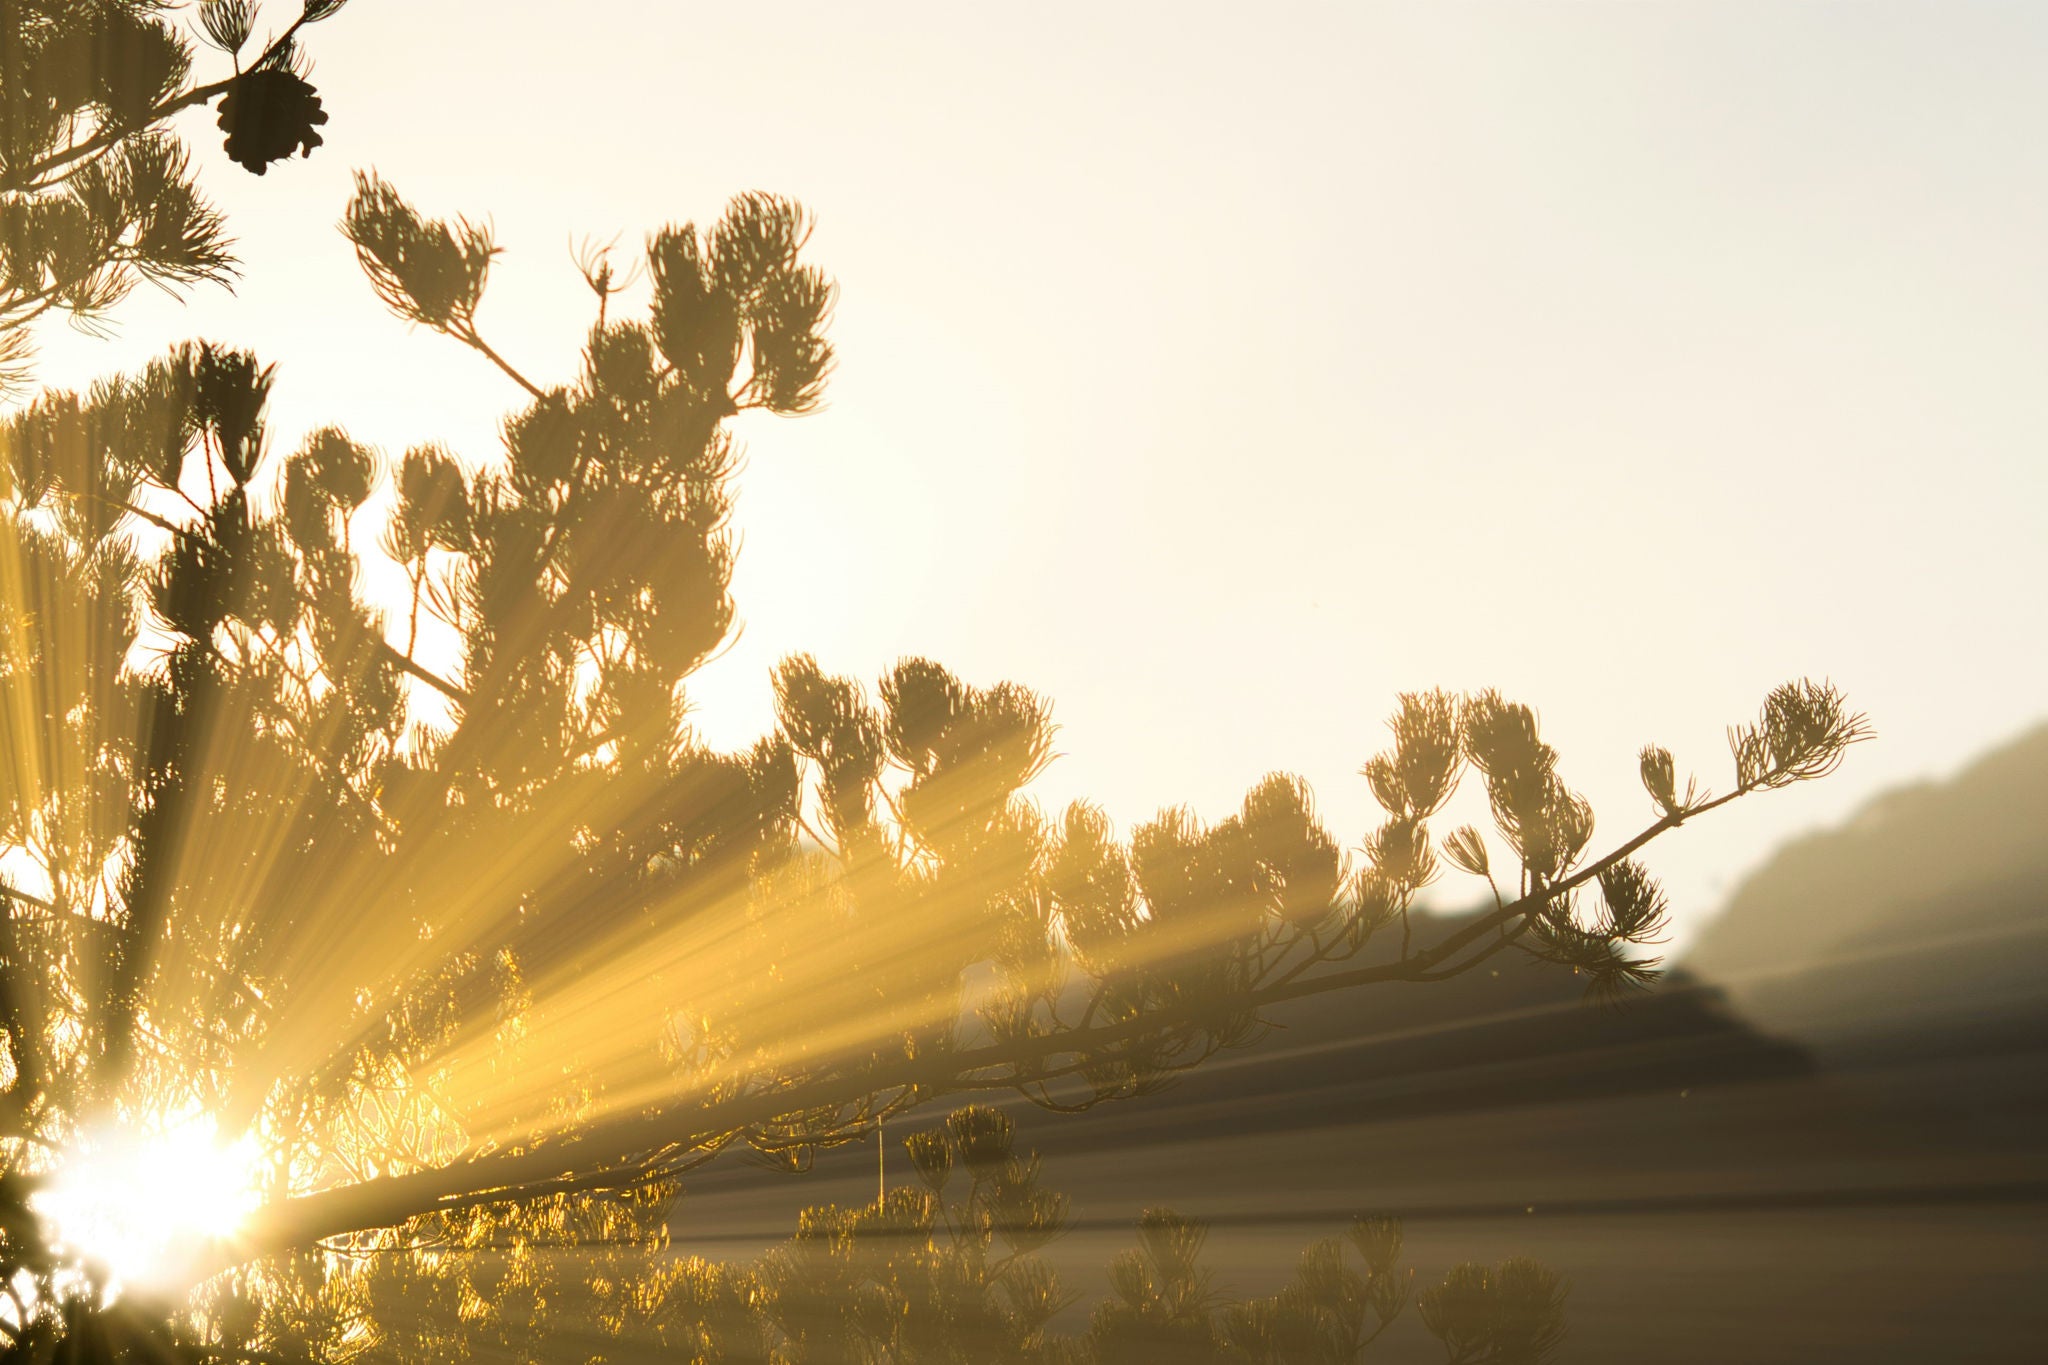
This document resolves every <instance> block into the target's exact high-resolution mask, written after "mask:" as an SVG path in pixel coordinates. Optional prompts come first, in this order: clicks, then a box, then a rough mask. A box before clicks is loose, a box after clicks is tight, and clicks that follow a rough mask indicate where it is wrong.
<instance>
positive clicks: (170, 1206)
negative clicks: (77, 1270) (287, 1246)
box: [30, 1116, 260, 1292]
mask: <svg viewBox="0 0 2048 1365" xmlns="http://www.w3.org/2000/svg"><path fill="white" fill-rule="evenodd" d="M255 1157H256V1154H255V1152H254V1151H253V1150H251V1148H250V1144H249V1142H248V1141H247V1140H246V1139H245V1140H244V1141H242V1142H238V1143H234V1144H223V1143H222V1142H220V1141H219V1140H218V1135H217V1133H216V1130H215V1126H214V1123H213V1121H212V1119H210V1118H207V1117H204V1116H201V1117H196V1118H192V1119H188V1120H185V1121H184V1122H181V1123H178V1124H175V1125H170V1126H166V1127H162V1128H159V1129H155V1130H153V1131H140V1130H136V1129H132V1128H123V1127H108V1128H102V1129H98V1130H95V1131H93V1132H91V1133H88V1134H87V1135H86V1136H85V1137H84V1138H83V1139H82V1140H81V1141H80V1142H79V1143H78V1145H77V1146H76V1147H75V1148H74V1149H73V1151H72V1152H71V1154H70V1156H69V1158H68V1159H67V1160H66V1162H65V1163H64V1165H63V1166H62V1167H60V1168H59V1169H58V1170H57V1172H56V1173H55V1174H54V1176H53V1177H52V1179H51V1181H50V1183H49V1185H48V1186H47V1187H46V1188H44V1189H42V1190H40V1191H38V1192H37V1193H36V1194H35V1195H34V1196H32V1197H31V1200H30V1207H31V1208H33V1209H34V1210H35V1213H36V1216H37V1217H38V1218H39V1219H41V1220H42V1223H43V1228H44V1235H45V1236H46V1237H47V1238H48V1240H49V1243H50V1246H51V1248H52V1250H54V1251H55V1252H56V1253H57V1254H58V1255H59V1256H61V1257H65V1258H70V1259H75V1260H77V1261H79V1262H81V1263H83V1264H85V1265H86V1266H89V1267H91V1268H92V1269H93V1270H94V1271H95V1273H97V1274H99V1275H102V1276H104V1277H105V1278H106V1281H107V1287H108V1289H109V1291H110V1292H119V1291H120V1290H122V1289H142V1290H173V1289H178V1288H181V1287H183V1286H186V1285H188V1284H190V1283H191V1282H193V1281H194V1280H196V1279H198V1278H201V1277H202V1276H203V1275H204V1273H205V1272H204V1271H203V1270H202V1269H200V1267H201V1266H202V1265H203V1264H205V1262H206V1253H207V1251H208V1249H209V1248H211V1247H213V1246H215V1245H217V1244H218V1243H219V1242H221V1241H224V1240H226V1239H229V1238H232V1237H233V1236H234V1235H235V1233H236V1232H238V1231H239V1230H240V1229H241V1227H242V1224H243V1222H244V1221H245V1220H246V1219H247V1218H248V1216H249V1215H250V1214H251V1213H253V1212H254V1211H255V1210H256V1208H257V1206H258V1204H259V1202H260V1201H259V1199H258V1195H257V1191H256V1185H255V1179H254V1176H255V1171H256V1164H257V1163H256V1159H255Z"/></svg>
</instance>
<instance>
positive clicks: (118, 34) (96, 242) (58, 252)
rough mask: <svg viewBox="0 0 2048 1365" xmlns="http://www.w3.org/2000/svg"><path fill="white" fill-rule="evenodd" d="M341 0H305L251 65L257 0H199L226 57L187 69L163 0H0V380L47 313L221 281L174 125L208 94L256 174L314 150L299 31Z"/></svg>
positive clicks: (18, 364)
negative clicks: (197, 73) (222, 65)
mask: <svg viewBox="0 0 2048 1365" xmlns="http://www.w3.org/2000/svg"><path fill="white" fill-rule="evenodd" d="M345 3H346V0H306V3H305V6H304V8H303V9H301V10H300V11H299V13H298V14H297V16H296V17H295V18H294V19H293V21H292V22H291V23H290V24H289V25H288V26H287V27H286V28H285V30H284V31H283V32H282V33H280V34H278V35H277V36H276V37H275V38H272V39H270V40H269V41H267V42H265V43H264V44H263V45H262V46H261V48H260V49H258V50H256V52H255V55H254V56H253V57H251V58H250V60H249V62H248V63H247V65H244V64H243V63H242V54H243V53H244V52H245V51H246V50H249V49H250V48H251V43H252V36H253V33H254V31H255V25H256V21H257V14H256V9H255V6H254V4H253V2H252V0H205V3H202V4H200V5H199V6H197V9H196V19H197V25H196V27H197V34H196V36H197V38H198V39H199V40H200V41H201V42H204V43H205V44H207V45H208V46H210V47H212V48H214V49H216V50H217V51H218V53H219V54H220V55H221V56H224V57H226V58H227V59H228V62H229V65H230V68H231V69H230V70H229V71H228V72H227V74H225V75H223V76H221V77H220V78H218V79H215V80H212V81H207V82H204V83H195V82H194V81H193V78H192V77H193V68H194V57H195V52H194V46H193V41H192V39H191V38H188V37H187V35H186V34H185V33H183V32H181V31H180V29H181V26H180V25H179V24H178V23H177V22H175V21H174V16H173V15H172V14H171V13H169V12H167V9H166V7H165V6H164V5H163V4H161V3H158V0H0V394H5V393H6V391H7V390H8V389H9V388H11V387H15V386H18V385H20V384H21V383H22V382H24V381H25V380H26V378H27V375H28V361H29V358H30V348H29V339H28V332H27V327H28V325H29V324H30V323H32V322H34V321H35V320H36V319H38V318H40V317H42V316H43V315H44V314H46V313H51V312H58V313H64V314H68V315H69V316H70V317H71V319H72V320H73V321H74V322H77V323H79V324H81V325H84V326H88V327H91V326H97V325H102V324H103V323H104V320H105V316H106V314H107V311H108V310H109V309H110V308H112V307H113V305H114V304H116V303H118V302H119V301H120V300H121V299H122V298H124V297H125V296H126V295H127V294H128V293H129V291H130V290H132V289H133V288H134V287H135V286H136V285H137V284H138V283H141V282H143V281H148V282H150V283H152V284H156V285H160V286H162V287H164V288H167V289H172V290H176V289H182V288H184V287H187V286H190V285H193V284H198V283H201V282H206V281H214V282H219V281H224V280H226V279H227V278H228V277H229V275H230V274H231V273H232V270H233V257H232V256H231V255H230V254H229V243H228V241H227V236H226V232H225V229H224V225H223V223H222V221H221V218H220V215H219V214H217V213H216V212H214V210H213V209H212V208H211V207H209V206H208V204H207V202H206V200H205V198H204V197H203V196H202V195H201V194H200V192H199V189H198V186H197V184H196V183H195V180H194V177H193V174H192V167H191V158H190V156H189V154H188V153H187V152H186V150H185V148H184V146H183V144H182V142H181V140H180V139H179V138H178V136H177V135H176V133H175V132H173V131H172V130H171V127H170V121H171V119H172V118H173V117H174V116H175V115H177V114H178V113H180V112H182V111H184V110H187V109H191V108H194V107H197V106H200V105H205V104H211V103H213V102H214V101H215V100H218V101H219V102H220V104H219V123H220V128H221V130H222V132H223V133H224V134H225V145H226V149H227V152H228V155H229V156H230V157H231V158H232V159H234V160H235V161H236V162H238V163H240V164H241V165H242V166H243V167H245V168H246V169H248V170H250V171H253V172H255V173H256V174H258V175H261V174H263V173H264V171H265V170H266V169H268V167H269V165H270V164H271V163H273V162H275V161H278V160H281V159H283V158H284V157H287V156H290V155H292V154H294V153H303V154H305V155H311V154H312V150H313V148H314V147H317V146H318V145H320V141H321V138H320V134H319V132H318V131H317V128H318V125H320V124H324V123H326V122H327V117H328V116H327V113H326V111H325V110H323V109H322V108H321V101H320V97H319V94H318V92H317V91H315V90H314V89H313V86H312V84H311V83H310V82H309V81H308V80H307V79H306V73H307V70H308V63H307V59H306V56H305V53H304V50H303V49H302V47H301V46H300V41H299V39H300V34H301V32H302V30H303V29H304V28H305V27H306V26H307V25H309V24H315V23H318V22H320V21H321V20H323V19H326V18H329V17H331V16H332V15H334V14H335V13H336V12H337V11H339V10H340V9H341V7H342V5H343V4H345Z"/></svg>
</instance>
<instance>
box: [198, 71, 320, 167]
mask: <svg viewBox="0 0 2048 1365" xmlns="http://www.w3.org/2000/svg"><path fill="white" fill-rule="evenodd" d="M325 122H327V111H326V110H324V109H322V108H321V107H320V94H319V92H318V91H316V90H315V89H313V87H312V86H311V85H310V84H308V83H307V82H306V81H303V80H301V79H300V78H299V77H298V76H296V75H294V74H293V73H291V72H290V71H286V70H283V69H281V68H276V67H273V68H269V69H267V70H258V71H245V72H243V73H242V74H241V75H239V76H237V77H235V82H234V84H233V85H231V86H229V87H228V92H227V94H226V95H224V96H222V98H221V102H220V128H221V131H222V132H224V133H226V134H227V135H228V138H227V152H228V156H229V157H230V158H232V159H233V160H234V161H235V162H236V163H237V164H239V165H242V166H244V167H247V168H248V169H249V170H250V171H251V172H253V173H254V174H256V175H261V174H263V172H264V171H265V170H267V169H269V167H270V163H271V162H273V161H283V160H284V159H285V158H287V157H289V156H290V155H291V154H292V153H293V152H296V151H301V150H303V152H304V154H305V155H307V156H311V155H312V154H313V149H314V148H315V147H318V146H319V145H320V144H321V142H322V141H323V140H324V139H322V138H321V136H320V134H318V133H316V132H314V131H313V129H314V126H315V125H316V124H321V123H325Z"/></svg>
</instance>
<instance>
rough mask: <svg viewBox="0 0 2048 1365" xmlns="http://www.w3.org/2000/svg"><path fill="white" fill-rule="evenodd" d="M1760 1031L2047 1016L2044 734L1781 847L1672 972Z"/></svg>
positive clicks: (2025, 1022) (2009, 1023)
mask: <svg viewBox="0 0 2048 1365" xmlns="http://www.w3.org/2000/svg"><path fill="white" fill-rule="evenodd" d="M1684 966H1685V967H1686V968H1687V969H1688V970H1689V971H1690V972H1692V973H1693V974H1695V975H1696V976H1698V977H1700V978H1703V979H1705V980H1709V981H1713V982H1717V983H1721V984H1723V985H1725V987H1726V988H1727V989H1728V991H1729V992H1730V995H1731V997H1732V999H1733V1000H1734V1001H1735V1002H1736V1004H1737V1005H1738V1006H1739V1007H1740V1008H1741V1009H1742V1010H1743V1011H1744V1013H1745V1014H1746V1015H1748V1016H1749V1017H1751V1018H1752V1019H1754V1020H1756V1021H1757V1022H1758V1023H1759V1024H1761V1025H1763V1026H1765V1027H1773V1028H1782V1029H1790V1030H1791V1031H1793V1032H1795V1033H1797V1034H1799V1035H1801V1036H1812V1035H1814V1034H1815V1033H1816V1032H1818V1033H1828V1034H1841V1033H1845V1032H1846V1033H1871V1032H1885V1033H1910V1032H1911V1031H1912V1029H1913V1028H1914V1027H1916V1026H1917V1025H1918V1024H1919V1023H1925V1022H1935V1021H1939V1022H1942V1023H1944V1025H1946V1024H1957V1025H1966V1024H1969V1023H1970V1022H1971V1021H1972V1020H1985V1021H1988V1020H1990V1019H1991V1018H1993V1017H1996V1018H1998V1019H2002V1020H2005V1021H2006V1024H2005V1025H2004V1026H2005V1027H2009V1028H2010V1027H2025V1028H2029V1029H2030V1028H2032V1027H2033V1026H2034V1025H2035V1024H2036V1023H2038V1021H2039V1018H2040V1017H2041V1016H2048V725H2043V726H2040V727H2039V728H2037V729H2034V730H2032V731H2029V732H2028V733H2026V734H2024V735H2022V736H2020V737H2019V738H2018V739H2015V740H2013V741H2012V742H2011V743H2009V744H2006V745H2004V746H2002V747H2001V748H1999V749H1996V750H1994V751H1993V752H1991V753H1989V754H1986V755H1984V756H1983V757H1982V758H1979V759H1978V760H1977V761H1976V762H1974V763H1972V764H1971V765H1970V766H1969V767H1968V768H1966V769H1964V770H1963V771H1962V772H1961V773H1959V774H1957V775H1956V776H1955V777H1953V778H1951V779H1949V780H1948V781H1946V782H1923V783H1917V784H1915V785H1912V786H1909V787H1903V788H1899V789H1897V790H1894V791H1891V792H1887V793H1885V794H1884V795H1882V796H1879V797H1878V798H1877V799H1875V800H1873V801H1872V802H1870V803H1869V804H1868V805H1867V806H1865V807H1864V808H1863V809H1862V810H1861V811H1859V812H1858V813H1857V814H1856V815H1855V816H1854V817H1853V818H1852V819H1850V820H1849V822H1848V823H1846V824H1845V825H1843V826H1841V827H1840V828H1837V829H1832V830H1828V831H1825V832H1822V833H1818V834H1813V835H1809V836H1807V837H1805V838H1802V839H1799V840H1797V841H1795V842H1793V843H1790V844H1788V845H1786V846H1785V848H1784V849H1783V850H1782V851H1781V852H1779V853H1778V854H1777V856H1776V857H1774V858H1772V859H1771V861H1770V862H1769V863H1767V864H1766V865H1765V866H1764V867H1763V868H1762V869H1761V870H1759V871H1758V872H1757V873H1755V874H1754V875H1753V876H1751V877H1750V878H1749V879H1748V880H1747V881H1746V882H1744V883H1743V884H1742V885H1741V886H1740V887H1739V888H1738V889H1737V890H1736V892H1735V894H1734V895H1733V896H1732V897H1731V898H1730V900H1729V903H1728V907H1727V909H1726V910H1725V911H1724V912H1723V913H1722V915H1721V916H1720V917H1719V918H1718V919H1716V920H1715V921H1714V922H1713V923H1712V924H1710V925H1709V926H1708V927H1707V929H1706V930H1705V932H1703V933H1702V934H1701V935H1700V937H1699V939H1698V941H1697V942H1696V943H1695V945H1694V947H1693V949H1692V951H1691V952H1689V953H1688V954H1687V955H1686V957H1685V960H1684Z"/></svg>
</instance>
